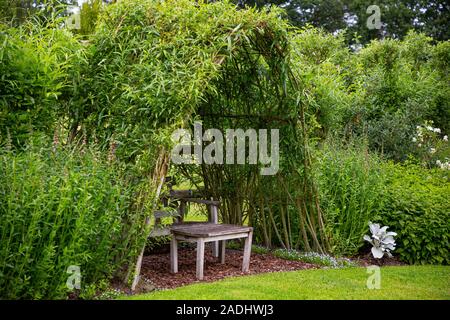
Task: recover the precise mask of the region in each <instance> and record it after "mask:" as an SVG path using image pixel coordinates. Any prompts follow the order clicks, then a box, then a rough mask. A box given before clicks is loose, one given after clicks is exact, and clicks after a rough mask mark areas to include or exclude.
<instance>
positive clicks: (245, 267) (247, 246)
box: [242, 231, 253, 272]
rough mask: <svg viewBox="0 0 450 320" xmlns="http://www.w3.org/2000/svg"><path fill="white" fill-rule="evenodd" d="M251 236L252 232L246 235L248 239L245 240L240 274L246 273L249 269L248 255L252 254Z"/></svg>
mask: <svg viewBox="0 0 450 320" xmlns="http://www.w3.org/2000/svg"><path fill="white" fill-rule="evenodd" d="M252 236H253V231H250V232H249V233H248V237H247V238H245V245H244V258H243V261H242V272H248V270H249V269H250V254H251V252H252Z"/></svg>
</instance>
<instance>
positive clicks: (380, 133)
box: [347, 32, 450, 161]
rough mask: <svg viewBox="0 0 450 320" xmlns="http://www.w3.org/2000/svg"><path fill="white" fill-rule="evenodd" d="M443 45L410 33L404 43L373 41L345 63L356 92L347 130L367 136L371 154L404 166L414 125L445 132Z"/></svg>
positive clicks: (444, 47) (446, 126)
mask: <svg viewBox="0 0 450 320" xmlns="http://www.w3.org/2000/svg"><path fill="white" fill-rule="evenodd" d="M445 50H448V45H447V46H446V45H444V43H441V44H438V45H436V46H434V45H432V39H431V38H429V37H426V36H424V35H423V34H417V33H414V32H411V33H409V34H408V36H407V37H405V39H404V40H403V41H399V40H392V39H385V40H382V41H373V42H371V43H370V44H369V45H368V46H366V47H365V48H363V49H362V50H361V51H360V52H359V53H358V54H357V55H355V56H353V57H351V59H350V60H349V61H348V64H349V65H350V67H349V68H350V69H351V70H352V75H351V76H350V77H349V86H348V88H349V89H350V92H353V91H355V92H356V93H355V94H354V99H353V106H352V109H353V113H350V114H349V115H348V117H349V120H348V126H347V129H349V128H350V127H353V129H355V128H356V130H355V131H356V132H359V133H360V134H367V136H368V140H369V146H370V148H371V150H374V151H378V152H381V153H383V154H384V155H385V156H387V157H388V158H390V159H394V160H397V161H398V160H402V161H403V160H406V158H407V156H408V155H409V154H410V153H411V152H412V151H413V143H412V141H411V135H413V134H414V132H415V128H416V126H417V125H421V124H422V123H423V122H424V121H425V120H433V121H434V123H435V125H436V126H438V127H439V128H441V129H443V130H444V131H446V130H447V128H448V123H449V122H450V118H449V117H448V96H449V95H448V90H449V89H448V63H446V62H445V58H446V57H447V55H448V53H446V52H445Z"/></svg>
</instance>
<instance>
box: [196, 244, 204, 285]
mask: <svg viewBox="0 0 450 320" xmlns="http://www.w3.org/2000/svg"><path fill="white" fill-rule="evenodd" d="M204 262H205V241H204V240H203V239H198V240H197V279H198V280H203V264H204Z"/></svg>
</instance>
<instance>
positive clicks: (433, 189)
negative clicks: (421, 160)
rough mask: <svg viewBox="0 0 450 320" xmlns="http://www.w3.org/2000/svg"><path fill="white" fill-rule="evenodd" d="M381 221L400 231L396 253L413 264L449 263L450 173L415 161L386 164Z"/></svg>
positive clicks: (393, 229) (391, 228)
mask: <svg viewBox="0 0 450 320" xmlns="http://www.w3.org/2000/svg"><path fill="white" fill-rule="evenodd" d="M384 170H385V171H386V173H387V174H388V181H387V184H386V193H385V199H384V202H385V205H384V208H383V209H382V212H380V216H379V221H380V222H381V223H382V224H383V225H388V226H389V227H390V228H389V230H392V231H395V232H397V233H398V235H397V237H396V239H397V243H398V247H397V249H396V250H395V251H394V254H398V255H399V256H400V259H401V260H403V261H405V262H408V263H414V264H416V263H417V264H426V263H433V264H435V263H437V264H449V262H450V256H449V249H450V242H449V238H450V224H449V221H450V201H449V200H450V174H449V170H440V169H434V170H427V169H423V168H421V167H419V166H416V165H411V164H410V165H398V164H392V163H391V164H387V165H385V168H384Z"/></svg>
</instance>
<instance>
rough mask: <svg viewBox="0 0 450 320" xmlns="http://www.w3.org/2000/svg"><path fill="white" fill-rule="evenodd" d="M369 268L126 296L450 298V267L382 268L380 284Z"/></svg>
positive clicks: (301, 273)
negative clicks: (372, 281) (370, 282)
mask: <svg viewBox="0 0 450 320" xmlns="http://www.w3.org/2000/svg"><path fill="white" fill-rule="evenodd" d="M369 276H370V275H369V274H368V273H366V269H365V268H347V269H317V270H301V271H292V272H279V273H266V274H260V275H253V276H244V277H236V278H229V279H225V280H221V281H217V282H213V283H199V284H193V285H188V286H185V287H180V288H176V289H173V290H163V291H157V292H153V293H148V294H143V295H135V296H130V297H122V298H125V299H144V300H153V299H155V300H157V299H168V300H169V299H174V300H176V299H180V300H181V299H220V300H232V299H267V300H275V299H293V300H297V299H364V300H365V299H445V300H449V299H450V266H401V267H382V268H381V288H380V289H378V290H377V289H373V290H370V289H368V288H367V286H366V282H367V279H368V277H369Z"/></svg>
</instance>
